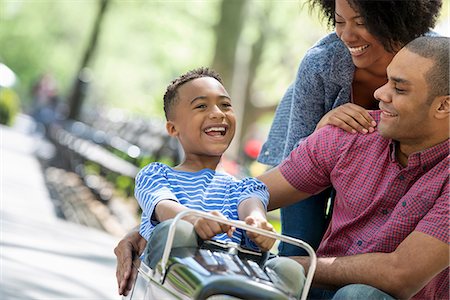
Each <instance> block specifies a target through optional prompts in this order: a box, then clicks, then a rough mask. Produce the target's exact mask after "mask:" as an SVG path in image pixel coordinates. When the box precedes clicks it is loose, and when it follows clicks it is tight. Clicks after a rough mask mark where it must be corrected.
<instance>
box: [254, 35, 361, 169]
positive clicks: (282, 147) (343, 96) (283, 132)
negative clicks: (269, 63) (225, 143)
mask: <svg viewBox="0 0 450 300" xmlns="http://www.w3.org/2000/svg"><path fill="white" fill-rule="evenodd" d="M354 71H355V66H354V64H353V61H352V58H351V55H350V52H349V51H348V49H347V48H346V47H345V45H344V44H343V43H342V41H341V40H340V39H339V38H338V36H337V35H336V33H334V32H333V33H331V34H329V35H327V36H325V37H324V38H322V39H321V40H320V41H318V42H317V43H316V44H315V45H314V46H313V47H312V48H311V49H309V50H308V51H307V52H306V54H305V57H304V58H303V60H302V62H301V63H300V67H299V69H298V72H297V76H296V79H295V82H294V83H293V84H292V85H291V86H289V88H288V89H287V91H286V93H285V94H284V96H283V98H282V99H281V102H280V104H279V105H278V107H277V110H276V112H275V117H274V120H273V123H272V127H271V129H270V132H269V137H268V139H267V141H266V142H265V144H264V145H263V147H262V150H261V153H260V154H259V157H258V161H259V162H261V163H263V164H267V165H272V166H275V165H277V164H279V163H280V162H281V161H282V160H283V158H285V157H286V156H288V155H289V153H290V152H291V151H292V150H293V149H294V148H295V147H296V146H297V145H298V142H299V141H300V140H302V139H304V138H305V137H307V136H309V135H310V134H311V133H313V131H314V129H315V128H316V125H317V123H319V121H320V119H321V118H322V117H323V115H325V114H326V113H327V112H328V111H330V110H332V109H334V108H336V107H338V106H340V105H342V104H344V103H347V102H349V101H350V98H351V97H350V96H351V88H352V81H353V74H354Z"/></svg>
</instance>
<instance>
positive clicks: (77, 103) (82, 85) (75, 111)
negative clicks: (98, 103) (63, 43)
mask: <svg viewBox="0 0 450 300" xmlns="http://www.w3.org/2000/svg"><path fill="white" fill-rule="evenodd" d="M109 2H110V1H109V0H100V1H99V4H100V6H99V10H98V13H97V16H96V18H95V21H94V27H93V28H92V34H91V37H90V39H89V42H88V45H87V47H86V50H85V52H84V55H83V59H82V60H81V64H80V67H79V68H78V71H77V73H76V77H75V83H74V87H73V89H72V91H71V94H70V95H69V97H68V103H69V118H71V119H78V118H79V115H80V111H81V107H82V104H83V100H84V96H85V93H86V88H87V84H88V81H87V78H86V69H87V68H88V66H89V65H90V63H91V61H92V58H93V56H94V54H95V50H96V48H97V42H98V37H99V35H100V32H101V29H102V21H103V18H104V15H105V13H106V10H107V8H108V4H109Z"/></svg>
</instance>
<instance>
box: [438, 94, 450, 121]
mask: <svg viewBox="0 0 450 300" xmlns="http://www.w3.org/2000/svg"><path fill="white" fill-rule="evenodd" d="M438 101H439V102H438V107H437V109H436V114H435V115H436V118H438V119H445V118H448V116H449V114H450V95H447V96H440V97H438Z"/></svg>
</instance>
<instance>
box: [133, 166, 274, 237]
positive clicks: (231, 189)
mask: <svg viewBox="0 0 450 300" xmlns="http://www.w3.org/2000/svg"><path fill="white" fill-rule="evenodd" d="M134 195H135V197H136V199H137V200H138V202H139V205H140V206H141V208H142V217H141V225H140V229H139V233H140V234H141V235H142V236H143V237H144V238H145V239H146V240H148V239H149V237H150V234H151V233H152V231H153V229H154V228H155V226H156V225H157V224H158V223H159V222H158V221H157V220H156V219H155V218H153V213H154V211H155V207H156V205H157V204H158V202H159V201H161V200H167V199H170V200H174V201H177V202H179V203H180V204H182V205H184V206H186V207H188V208H191V209H196V210H201V211H205V212H209V211H213V210H215V211H219V212H221V213H222V214H223V215H224V216H225V217H227V218H228V219H231V220H238V219H239V216H238V206H239V204H240V203H241V202H242V201H243V200H245V199H248V198H258V199H260V200H261V202H262V203H263V205H264V207H265V208H266V209H267V203H268V201H269V193H268V192H267V187H266V186H265V184H264V183H262V182H261V181H259V180H257V179H254V178H244V179H242V180H237V179H236V178H234V177H232V176H231V175H228V174H226V173H222V172H217V171H213V170H211V169H203V170H201V171H198V172H185V171H178V170H174V169H172V168H170V167H168V166H166V165H164V164H161V163H151V164H149V165H147V166H146V167H144V168H143V169H142V170H141V171H140V172H139V174H138V175H137V176H136V187H135V192H134ZM214 239H216V240H220V241H226V242H228V241H233V242H235V243H238V244H240V243H241V239H242V232H241V231H240V230H236V231H235V233H234V234H233V238H232V239H230V238H229V237H228V236H227V235H226V234H225V233H222V234H219V235H217V236H216V237H215V238H214Z"/></svg>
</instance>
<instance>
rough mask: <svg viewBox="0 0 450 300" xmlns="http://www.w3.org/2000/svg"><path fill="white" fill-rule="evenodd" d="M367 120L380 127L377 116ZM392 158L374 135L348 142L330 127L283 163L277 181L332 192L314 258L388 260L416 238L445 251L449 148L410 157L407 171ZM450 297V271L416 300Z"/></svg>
mask: <svg viewBox="0 0 450 300" xmlns="http://www.w3.org/2000/svg"><path fill="white" fill-rule="evenodd" d="M372 115H373V117H374V118H375V120H376V121H377V122H378V121H379V115H380V114H379V112H374V113H373V114H372ZM411 130H414V129H411ZM395 151H396V150H395V142H394V141H392V140H388V139H385V138H383V137H381V136H380V135H379V134H378V132H377V131H375V132H374V133H372V134H366V135H363V134H350V133H347V132H345V131H344V130H341V129H339V128H336V127H332V126H327V127H325V128H323V129H322V130H319V131H318V132H317V133H316V134H313V135H311V136H310V137H309V138H308V139H306V140H305V141H304V142H302V143H301V144H300V145H299V147H298V148H297V149H294V150H293V151H292V152H291V154H290V156H289V157H288V158H287V159H286V160H285V161H284V162H282V163H281V165H280V171H281V173H282V175H283V176H284V177H285V178H286V180H287V181H288V182H289V183H290V184H291V185H292V186H294V187H295V188H297V189H298V190H300V191H303V192H306V193H310V194H315V193H317V192H319V191H321V190H322V189H324V188H326V187H329V186H331V185H332V186H333V187H334V188H335V189H336V198H335V202H334V209H333V217H332V220H331V224H330V226H329V228H328V230H327V232H326V234H325V236H324V238H323V240H322V242H321V244H320V246H319V249H318V250H317V255H318V256H322V257H324V256H338V257H339V256H349V255H354V254H361V253H370V252H384V253H390V252H393V251H394V250H395V249H396V248H397V246H398V245H399V244H400V243H401V242H402V241H403V240H404V239H405V238H406V237H407V236H408V235H409V234H410V233H411V232H413V231H420V232H423V233H425V234H428V235H431V236H433V237H435V238H437V239H439V240H441V241H443V242H445V243H449V187H448V177H449V176H448V175H449V141H448V140H446V141H444V142H442V143H440V144H438V145H435V146H433V147H432V148H429V149H427V150H425V151H422V152H418V153H413V154H412V155H410V156H409V159H408V165H407V166H406V167H402V166H401V165H400V164H399V163H398V162H397V161H396V159H395ZM417 259H420V258H417ZM411 263H414V262H411ZM448 297H449V268H447V269H445V270H444V271H442V272H441V273H440V274H438V275H437V276H436V277H434V278H433V279H432V280H431V281H430V282H429V283H428V284H427V285H426V286H425V287H424V288H423V289H422V290H421V291H420V292H419V293H417V294H416V295H415V296H414V297H413V298H416V299H419V298H421V299H448Z"/></svg>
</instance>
